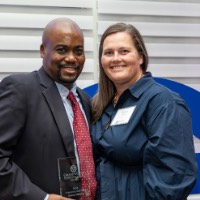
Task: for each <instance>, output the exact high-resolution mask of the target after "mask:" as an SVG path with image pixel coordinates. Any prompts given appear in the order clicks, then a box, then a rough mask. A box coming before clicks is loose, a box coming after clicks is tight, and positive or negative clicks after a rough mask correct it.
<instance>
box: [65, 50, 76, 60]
mask: <svg viewBox="0 0 200 200" xmlns="http://www.w3.org/2000/svg"><path fill="white" fill-rule="evenodd" d="M65 60H66V61H67V62H76V56H75V55H74V53H73V52H68V53H67V54H66V56H65Z"/></svg>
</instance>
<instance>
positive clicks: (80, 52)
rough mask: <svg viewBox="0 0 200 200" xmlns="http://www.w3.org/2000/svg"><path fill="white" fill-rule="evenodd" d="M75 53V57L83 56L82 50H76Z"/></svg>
mask: <svg viewBox="0 0 200 200" xmlns="http://www.w3.org/2000/svg"><path fill="white" fill-rule="evenodd" d="M75 53H76V55H79V56H80V55H83V53H84V51H83V49H76V50H75Z"/></svg>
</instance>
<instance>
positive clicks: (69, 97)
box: [67, 91, 77, 104]
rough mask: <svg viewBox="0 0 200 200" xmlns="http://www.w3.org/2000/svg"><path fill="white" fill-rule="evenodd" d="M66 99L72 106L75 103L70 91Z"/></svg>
mask: <svg viewBox="0 0 200 200" xmlns="http://www.w3.org/2000/svg"><path fill="white" fill-rule="evenodd" d="M67 98H68V99H69V100H70V101H71V103H72V104H75V103H76V102H77V101H76V98H75V96H74V95H73V93H72V92H71V91H69V94H68V96H67Z"/></svg>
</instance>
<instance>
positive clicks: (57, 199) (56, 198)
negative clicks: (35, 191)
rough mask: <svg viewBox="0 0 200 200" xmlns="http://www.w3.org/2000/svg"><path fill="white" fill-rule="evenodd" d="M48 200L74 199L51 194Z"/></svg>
mask: <svg viewBox="0 0 200 200" xmlns="http://www.w3.org/2000/svg"><path fill="white" fill-rule="evenodd" d="M48 200H73V199H70V198H65V197H62V196H60V195H57V194H50V195H49V198H48Z"/></svg>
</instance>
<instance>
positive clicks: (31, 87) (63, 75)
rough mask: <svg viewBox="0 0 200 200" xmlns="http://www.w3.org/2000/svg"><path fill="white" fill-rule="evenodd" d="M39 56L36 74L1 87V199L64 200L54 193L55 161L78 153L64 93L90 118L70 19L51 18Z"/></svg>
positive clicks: (76, 31)
mask: <svg viewBox="0 0 200 200" xmlns="http://www.w3.org/2000/svg"><path fill="white" fill-rule="evenodd" d="M40 54H41V57H42V58H43V66H42V67H41V68H40V69H39V70H38V71H34V72H31V73H27V74H18V75H11V76H8V77H6V78H4V79H3V80H2V81H1V83H0V199H1V200H12V199H13V200H14V199H17V200H44V199H48V200H58V199H59V200H66V199H69V198H64V197H62V196H61V195H59V193H60V182H59V176H58V159H59V158H65V157H71V156H74V155H76V154H77V152H76V144H75V141H74V137H73V127H72V121H73V116H72V115H73V114H72V113H73V111H72V109H71V104H70V102H69V101H68V100H67V99H66V96H67V94H68V93H69V90H71V91H72V92H73V93H74V95H75V96H76V98H77V100H78V102H79V105H80V106H81V107H82V111H83V113H84V115H85V117H86V118H87V120H88V122H89V119H90V98H89V96H88V95H87V94H86V93H85V92H84V91H82V90H81V89H80V88H78V87H77V86H76V83H75V81H76V79H77V78H78V76H79V75H80V73H81V71H82V69H83V65H84V62H85V55H84V38H83V34H82V31H81V30H80V28H79V27H78V25H77V24H76V23H75V22H73V21H72V20H70V19H65V18H59V19H55V20H52V21H51V22H49V23H48V24H47V26H46V27H45V29H44V32H43V36H42V45H41V47H40ZM8 62H9V61H8Z"/></svg>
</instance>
